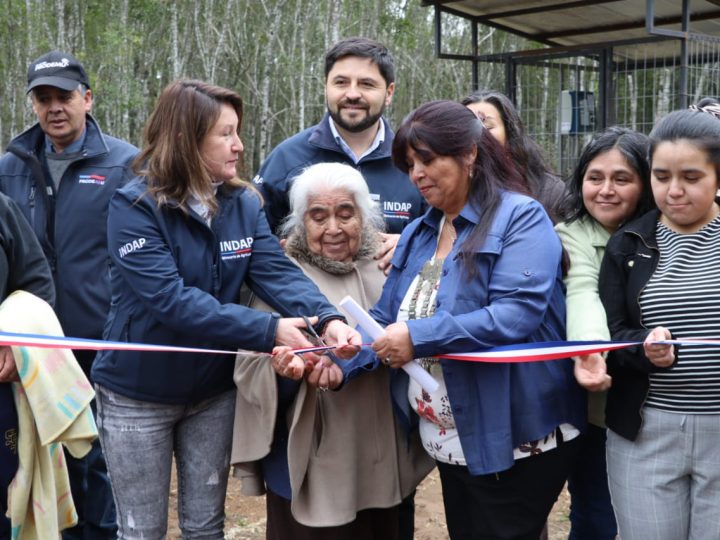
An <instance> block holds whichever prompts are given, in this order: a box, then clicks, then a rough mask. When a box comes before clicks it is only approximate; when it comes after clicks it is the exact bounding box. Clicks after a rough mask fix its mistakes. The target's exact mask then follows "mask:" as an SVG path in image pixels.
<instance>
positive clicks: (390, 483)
mask: <svg viewBox="0 0 720 540" xmlns="http://www.w3.org/2000/svg"><path fill="white" fill-rule="evenodd" d="M290 207H291V213H290V215H289V217H288V218H287V220H286V222H285V223H284V226H283V229H282V231H283V233H284V235H285V236H286V237H287V243H286V246H285V249H286V253H287V255H288V256H289V257H290V258H291V259H293V261H294V262H295V263H296V264H297V265H298V266H299V267H300V268H301V269H302V270H303V272H305V274H306V275H307V276H308V277H309V278H310V279H311V280H313V281H314V282H315V284H316V285H317V286H318V288H319V289H320V291H321V292H322V293H323V294H324V295H325V296H326V297H327V298H328V299H329V300H330V302H331V303H333V304H335V305H337V303H338V302H339V301H340V300H341V299H342V298H344V297H345V296H346V295H350V296H352V297H353V298H354V299H355V300H357V301H358V302H359V303H360V304H361V305H362V306H363V307H364V308H366V309H369V308H370V307H371V306H372V305H373V304H374V303H375V302H376V300H377V299H378V297H379V296H380V292H381V290H382V286H383V283H384V281H385V276H384V274H383V272H382V271H381V270H379V269H378V267H377V264H376V262H375V261H373V254H374V253H375V252H376V248H377V243H378V241H379V232H380V230H381V227H382V223H383V220H382V214H381V212H380V209H379V208H378V207H377V205H376V204H375V203H374V202H373V201H372V199H371V197H370V193H369V191H368V188H367V184H366V183H365V181H364V179H363V177H362V175H361V174H360V173H359V172H358V171H357V170H355V169H354V168H352V167H350V166H348V165H344V164H341V163H319V164H316V165H313V166H311V167H309V168H307V169H306V170H305V171H304V172H303V173H302V174H300V176H298V177H297V178H296V179H295V181H294V182H293V186H292V189H291V191H290ZM252 307H255V308H259V309H263V308H264V309H268V310H269V308H268V307H267V306H265V305H263V304H262V303H261V302H260V301H259V300H257V299H256V300H253V302H252ZM352 323H353V321H349V324H352ZM276 352H277V351H276ZM297 360H298V357H294V356H293V355H292V354H291V353H289V352H288V353H286V354H276V355H275V356H274V357H273V359H272V361H271V362H269V361H268V358H267V356H243V355H240V356H238V359H237V362H236V366H235V382H236V384H237V387H238V397H237V405H236V411H235V429H234V440H233V454H232V462H233V463H234V464H235V475H236V476H240V477H242V478H243V492H244V493H246V494H255V495H260V494H262V493H263V492H267V536H266V538H268V539H287V538H293V539H295V540H302V539H305V538H307V539H310V538H312V539H345V538H357V539H364V538H367V539H368V540H369V539H372V538H387V539H393V538H398V534H399V533H398V524H399V505H400V502H401V501H402V499H404V498H405V497H407V496H408V495H410V494H411V493H412V492H413V490H414V489H415V487H416V486H417V484H419V483H420V481H421V480H422V478H423V477H424V476H425V475H426V474H427V473H428V472H429V471H430V470H431V468H432V466H433V464H432V462H431V460H429V459H428V458H427V455H426V454H425V453H424V451H423V449H422V447H421V445H420V442H419V438H417V437H415V438H411V439H410V440H408V439H407V437H406V436H405V435H403V434H402V430H401V429H400V428H399V427H398V426H396V425H395V418H394V415H393V411H392V404H391V399H390V393H389V374H388V370H387V369H380V370H377V371H375V372H373V373H368V375H367V376H365V377H360V378H358V379H357V380H356V381H352V382H351V383H349V384H347V385H346V386H345V387H343V388H341V389H339V390H338V391H332V392H326V391H325V390H327V388H317V391H316V389H315V388H313V387H312V386H311V385H310V384H308V382H307V380H306V377H307V370H304V369H303V367H302V366H299V369H293V365H292V362H293V361H295V362H297ZM325 361H326V362H327V361H329V360H325ZM310 369H311V368H310Z"/></svg>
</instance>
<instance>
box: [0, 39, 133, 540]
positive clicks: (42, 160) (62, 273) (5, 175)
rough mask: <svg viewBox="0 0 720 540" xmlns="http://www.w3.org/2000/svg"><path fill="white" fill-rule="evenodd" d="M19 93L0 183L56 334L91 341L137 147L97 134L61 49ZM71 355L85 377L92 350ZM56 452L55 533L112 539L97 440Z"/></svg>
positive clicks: (86, 95) (82, 78) (101, 318)
mask: <svg viewBox="0 0 720 540" xmlns="http://www.w3.org/2000/svg"><path fill="white" fill-rule="evenodd" d="M27 91H28V94H29V95H30V99H31V101H32V107H33V111H34V112H35V114H36V116H37V120H38V122H37V123H36V124H35V125H34V126H32V127H30V128H29V129H28V130H26V131H25V132H23V133H21V134H20V135H18V136H17V137H15V138H14V139H13V140H12V141H11V142H10V144H9V146H8V147H7V154H5V155H4V156H3V157H2V159H0V191H2V192H3V193H5V194H7V195H8V196H10V197H11V198H12V199H14V200H15V202H16V203H17V204H18V206H19V207H20V209H21V210H22V213H23V214H24V215H25V218H26V219H27V220H28V221H29V223H30V225H31V226H32V228H33V231H34V232H35V235H36V236H37V238H38V240H39V241H40V245H41V246H42V248H43V251H44V253H45V256H46V257H47V259H48V262H49V263H50V268H51V270H52V273H53V279H54V281H55V288H56V291H57V301H56V306H55V308H56V311H57V315H58V318H59V320H60V323H61V324H62V327H63V330H64V331H65V334H66V335H68V336H72V337H81V338H90V339H99V338H101V337H102V331H103V325H104V322H105V317H106V315H107V312H108V309H109V307H110V284H109V272H108V265H109V257H108V253H107V245H106V243H107V240H106V223H105V220H106V216H107V205H108V202H109V200H110V197H111V196H112V195H113V193H114V192H115V190H116V189H117V188H118V187H120V186H121V185H123V184H124V183H125V182H126V181H127V180H128V179H129V178H130V177H131V176H132V171H131V163H132V161H133V159H134V158H135V156H136V155H137V152H138V151H137V148H135V147H134V146H132V145H131V144H128V143H126V142H124V141H120V140H118V139H115V138H114V137H110V136H108V135H104V134H103V133H102V131H101V130H100V127H99V126H98V124H97V122H96V121H95V119H94V118H93V117H92V116H91V115H90V110H91V109H92V103H93V95H92V91H91V89H90V81H89V80H88V76H87V74H86V72H85V69H84V68H83V66H82V64H80V62H78V60H77V59H76V58H75V57H74V56H72V55H71V54H67V53H64V52H60V51H53V52H50V53H48V54H45V55H43V56H41V57H40V58H38V59H37V60H35V61H33V62H32V63H31V64H30V67H29V69H28V87H27ZM75 356H76V358H77V359H78V362H79V363H80V365H81V366H82V367H83V370H84V371H85V373H86V374H87V375H88V377H89V376H90V366H91V363H92V360H93V358H94V356H95V353H94V351H75ZM66 457H67V462H68V469H69V472H70V483H71V487H72V495H73V499H74V501H75V506H76V508H77V511H78V518H79V521H78V526H77V527H74V528H72V529H69V530H68V531H65V532H64V533H63V538H65V539H66V540H67V539H74V538H84V539H90V538H93V539H94V538H102V539H105V538H108V539H109V538H115V535H116V525H115V522H116V519H115V508H114V504H113V499H112V493H111V490H110V481H109V479H108V476H107V470H106V468H105V460H104V458H103V456H102V453H101V451H100V446H99V443H98V442H97V441H96V442H95V444H94V446H93V449H92V450H91V451H90V453H89V454H88V455H87V456H86V457H85V458H84V459H82V460H75V459H74V458H72V457H71V456H70V455H69V454H66Z"/></svg>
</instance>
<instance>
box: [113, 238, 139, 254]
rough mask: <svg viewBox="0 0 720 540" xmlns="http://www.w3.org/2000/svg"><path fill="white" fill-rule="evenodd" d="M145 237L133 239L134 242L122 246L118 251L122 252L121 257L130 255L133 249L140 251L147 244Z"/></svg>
mask: <svg viewBox="0 0 720 540" xmlns="http://www.w3.org/2000/svg"><path fill="white" fill-rule="evenodd" d="M145 242H146V240H145V238H137V239H135V240H133V241H132V242H128V243H127V244H125V245H124V246H120V247H119V248H118V253H120V258H121V259H122V258H124V257H125V255H128V254H130V253H132V252H133V251H138V250H140V249H142V248H143V246H144V245H145Z"/></svg>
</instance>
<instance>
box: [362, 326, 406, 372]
mask: <svg viewBox="0 0 720 540" xmlns="http://www.w3.org/2000/svg"><path fill="white" fill-rule="evenodd" d="M372 348H373V351H375V354H377V355H378V357H379V358H380V360H381V361H382V362H383V363H384V364H385V365H386V366H389V367H393V368H399V367H402V366H403V365H405V364H407V363H408V362H409V361H410V360H412V359H413V358H414V357H415V347H413V344H412V341H411V340H410V330H409V329H408V327H407V324H405V323H404V322H400V323H393V324H390V325H388V326H387V327H386V328H385V334H383V335H382V336H380V337H379V338H377V339H376V340H375V341H374V342H373V344H372Z"/></svg>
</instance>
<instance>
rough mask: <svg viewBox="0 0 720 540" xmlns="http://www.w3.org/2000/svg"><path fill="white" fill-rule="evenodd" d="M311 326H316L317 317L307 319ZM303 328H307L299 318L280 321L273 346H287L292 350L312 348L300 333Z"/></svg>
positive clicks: (305, 337)
mask: <svg viewBox="0 0 720 540" xmlns="http://www.w3.org/2000/svg"><path fill="white" fill-rule="evenodd" d="M308 318H309V319H310V322H311V323H312V324H317V322H318V318H317V317H308ZM303 328H307V326H306V325H305V321H304V320H303V319H302V318H301V317H292V318H287V319H280V320H279V321H278V324H277V330H276V331H275V345H279V346H283V345H287V346H288V347H291V348H293V349H300V348H304V347H312V346H313V344H312V343H310V340H308V338H307V336H306V335H305V334H304V333H303V332H302V329H303Z"/></svg>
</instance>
